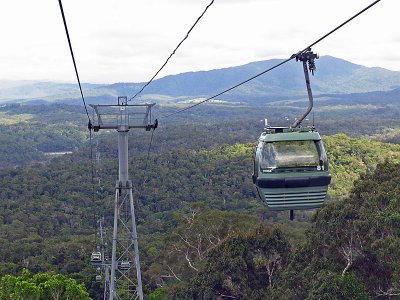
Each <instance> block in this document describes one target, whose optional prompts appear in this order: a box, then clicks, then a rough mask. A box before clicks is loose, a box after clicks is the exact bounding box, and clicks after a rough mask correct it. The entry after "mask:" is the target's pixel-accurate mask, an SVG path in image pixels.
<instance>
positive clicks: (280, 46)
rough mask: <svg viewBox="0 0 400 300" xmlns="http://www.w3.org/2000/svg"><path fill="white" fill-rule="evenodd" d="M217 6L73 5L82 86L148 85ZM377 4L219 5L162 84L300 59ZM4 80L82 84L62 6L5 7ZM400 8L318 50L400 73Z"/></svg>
mask: <svg viewBox="0 0 400 300" xmlns="http://www.w3.org/2000/svg"><path fill="white" fill-rule="evenodd" d="M210 1H211V0H112V1H110V0H108V1H106V0H63V5H64V11H65V15H66V18H67V23H68V27H69V31H70V35H71V40H72V45H73V49H74V52H75V58H76V61H77V65H78V70H79V73H80V77H81V81H82V82H92V83H113V82H139V81H142V82H143V81H148V80H149V79H150V78H151V77H152V76H153V75H154V74H155V72H156V71H157V70H158V69H159V68H160V67H161V65H162V64H163V63H164V61H165V60H166V58H167V57H168V56H169V55H170V53H171V52H172V50H173V49H174V48H175V47H176V45H177V44H178V42H180V41H181V39H182V38H183V37H184V36H185V34H186V32H187V31H188V30H189V28H190V27H191V26H192V25H193V23H194V22H195V20H196V19H197V17H198V16H199V15H200V14H201V13H202V11H203V10H204V9H205V7H206V6H207V5H208V4H209V3H210ZM372 2H373V0H335V1H332V0H330V1H327V0H325V1H324V0H303V1H297V0H215V1H214V4H213V5H212V6H211V7H210V9H209V10H208V11H207V13H206V14H205V15H204V17H203V18H202V19H201V21H200V22H199V23H198V25H197V26H196V28H195V29H194V30H193V31H192V33H191V34H190V36H189V38H188V40H186V41H185V42H184V43H183V44H182V46H181V47H180V48H179V50H178V51H177V53H176V55H175V56H173V58H172V59H171V60H170V62H169V64H168V65H167V66H166V67H165V68H164V70H163V71H162V72H161V73H160V75H159V76H158V77H157V78H160V77H163V76H166V75H170V74H177V73H182V72H188V71H199V70H210V69H218V68H223V67H229V66H236V65H241V64H246V63H249V62H252V61H258V60H266V59H271V58H283V59H286V58H288V57H290V55H291V54H292V53H295V52H298V51H299V50H302V49H303V48H305V47H306V46H307V45H309V44H311V43H312V42H314V41H315V40H317V39H318V38H320V37H321V36H323V35H324V34H326V33H327V32H329V31H330V30H332V29H333V28H335V27H336V26H338V25H339V24H340V23H342V22H343V21H345V20H346V19H348V18H349V17H351V16H353V15H354V14H355V13H357V12H358V11H360V10H361V9H363V8H364V7H366V6H367V5H369V4H371V3H372ZM0 8H1V9H0V28H1V29H0V32H1V49H0V79H13V80H14V79H18V80H22V79H24V80H51V81H67V82H76V79H75V73H74V69H73V65H72V60H71V57H70V53H69V48H68V44H67V39H66V36H65V32H64V27H63V23H62V18H61V14H60V10H59V6H58V0H36V1H32V0H12V1H11V0H10V1H2V4H1V7H0ZM399 12H400V1H399V0H381V1H380V2H379V3H378V4H376V5H375V6H374V7H372V8H371V9H369V10H368V11H367V12H365V13H364V14H362V15H361V16H359V17H358V18H356V19H355V20H353V21H352V22H351V23H349V24H348V25H346V26H345V27H343V28H342V29H340V30H339V31H337V32H336V33H334V34H333V35H331V36H329V37H328V38H326V39H325V40H323V41H322V42H321V43H319V44H318V45H316V46H315V47H314V48H313V50H314V52H318V53H319V54H320V55H331V56H335V57H339V58H343V59H346V60H349V61H351V62H353V63H357V64H361V65H365V66H368V67H373V66H379V67H384V68H387V69H390V70H395V71H400V29H399V28H400V26H399V18H400V16H399Z"/></svg>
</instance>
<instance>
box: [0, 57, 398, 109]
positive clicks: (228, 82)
mask: <svg viewBox="0 0 400 300" xmlns="http://www.w3.org/2000/svg"><path fill="white" fill-rule="evenodd" d="M282 61H283V60H281V59H271V60H264V61H257V62H251V63H248V64H245V65H241V66H235V67H229V68H223V69H215V70H208V71H198V72H186V73H181V74H177V75H169V76H165V77H163V78H160V79H156V80H154V81H153V82H152V83H151V84H150V85H148V87H147V88H146V89H145V90H144V91H143V92H142V93H141V94H140V96H139V97H137V101H139V102H144V101H154V102H158V103H181V102H188V101H191V100H193V99H198V98H207V97H210V96H213V95H215V94H218V93H220V92H222V91H224V90H226V89H228V88H230V87H232V86H235V85H236V84H238V83H240V82H242V81H245V80H247V79H249V78H251V77H253V76H254V75H256V74H259V73H261V72H263V71H265V70H267V69H269V68H271V67H272V66H274V65H276V64H278V63H280V62H282ZM316 66H317V71H316V73H315V76H311V86H312V90H313V94H314V96H315V97H321V96H324V95H330V97H331V98H335V99H336V98H340V99H343V97H344V96H343V95H348V94H357V95H364V94H366V93H368V94H369V96H368V97H367V98H371V95H372V97H373V98H374V99H376V97H383V98H388V97H389V98H390V99H392V100H393V97H394V98H395V99H398V96H399V94H400V72H398V71H390V70H387V69H383V68H379V67H373V68H369V67H365V66H362V65H357V64H353V63H351V62H349V61H345V60H343V59H339V58H335V57H332V56H322V57H320V58H319V59H318V60H316ZM144 84H145V83H144V82H139V83H114V84H90V83H85V84H83V85H82V88H83V92H84V95H85V99H86V100H87V102H89V103H114V102H115V101H116V97H117V96H120V95H121V96H128V98H129V97H132V96H133V95H134V94H135V93H136V92H137V91H139V89H140V88H141V87H142V86H143V85H144ZM370 93H372V94H370ZM306 95H307V92H306V87H305V80H304V74H303V68H302V65H301V63H300V62H296V61H295V60H292V61H289V62H288V63H286V64H283V65H281V66H280V67H278V68H276V69H274V70H272V71H270V72H268V73H266V74H264V75H261V76H259V77H257V78H255V79H254V80H252V81H250V82H248V83H246V84H244V85H241V86H239V87H238V88H236V89H234V90H232V91H230V92H228V93H226V94H224V95H222V96H220V97H218V98H217V99H218V100H223V101H227V102H245V103H248V104H257V103H262V102H272V101H277V100H288V99H299V98H304V97H306ZM361 97H363V96H361ZM392 100H391V101H392ZM0 102H3V103H4V102H32V103H35V102H36V103H42V102H63V103H79V102H80V93H79V89H78V86H77V84H75V83H60V82H44V81H11V80H0Z"/></svg>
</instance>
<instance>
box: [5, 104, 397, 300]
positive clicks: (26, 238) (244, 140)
mask: <svg viewBox="0 0 400 300" xmlns="http://www.w3.org/2000/svg"><path fill="white" fill-rule="evenodd" d="M1 110H2V111H1V114H0V116H1V117H3V119H1V120H7V121H3V122H2V123H1V124H2V125H0V126H1V127H2V130H1V131H0V132H1V133H0V138H1V139H2V141H4V142H3V143H1V144H0V145H2V146H0V147H4V148H5V149H6V150H4V151H3V150H2V149H3V148H0V151H1V152H0V153H1V157H2V159H1V160H2V161H3V164H2V165H1V168H0V277H2V278H14V279H13V280H14V281H15V280H17V278H19V277H18V276H22V275H21V274H23V273H22V272H23V269H24V268H25V269H27V270H29V271H30V272H32V273H33V274H41V273H43V272H47V273H49V274H63V275H66V276H68V277H70V278H72V279H74V280H76V281H77V282H78V283H83V284H84V285H85V286H86V288H87V289H88V291H89V293H90V296H91V297H92V298H94V299H100V298H101V295H102V287H101V285H100V284H99V283H96V282H95V280H94V277H95V268H94V267H93V266H91V265H90V263H89V257H90V253H91V252H92V251H94V250H95V248H96V245H97V243H98V241H97V240H98V238H97V236H96V232H97V228H96V221H97V219H98V218H100V217H104V218H105V224H106V226H107V229H108V232H110V231H111V230H110V229H111V224H112V222H111V221H112V218H113V207H112V200H113V197H114V190H113V188H114V184H115V179H116V177H117V172H118V170H117V167H118V162H117V160H116V153H117V148H116V137H115V135H114V134H113V133H111V132H102V133H100V134H99V133H96V134H94V135H93V139H92V141H91V145H92V147H90V143H89V141H88V131H87V129H86V128H85V123H87V119H85V117H86V116H85V115H84V112H83V111H82V107H75V106H68V105H51V106H29V105H26V106H21V105H11V106H5V107H2V108H1ZM172 111H173V108H171V107H163V108H159V109H158V111H157V114H158V116H159V117H160V120H161V122H160V128H159V129H157V130H156V131H155V133H154V138H153V143H152V148H151V152H150V156H149V159H148V160H147V150H148V147H149V144H148V143H149V141H150V133H148V132H136V131H132V132H131V133H130V145H129V146H130V163H129V166H130V170H131V179H132V181H133V186H134V187H135V188H134V198H135V200H136V206H137V209H136V213H137V223H138V233H139V239H140V242H139V243H140V244H139V247H140V254H141V260H142V273H143V282H144V284H145V287H144V288H145V294H146V295H147V296H148V297H149V299H172V298H173V299H224V298H226V297H229V298H236V299H285V298H287V299H306V298H307V299H370V298H385V297H386V298H388V297H395V295H398V294H399V291H400V285H399V280H400V269H399V267H398V266H399V265H400V264H399V263H400V262H399V258H400V255H399V254H400V253H398V251H399V249H400V248H399V246H400V245H399V243H400V237H399V233H400V232H399V228H400V226H399V225H400V224H399V223H400V219H399V200H398V198H397V194H398V193H399V191H398V189H399V187H398V183H399V179H400V178H399V176H400V175H399V174H398V172H396V171H397V169H398V168H399V166H400V146H399V145H397V144H396V143H397V142H398V141H400V140H399V130H398V128H399V126H398V125H399V124H398V123H399V121H398V120H396V114H397V112H396V110H395V109H390V107H387V108H386V109H384V110H382V111H380V112H381V113H382V114H385V113H388V116H389V117H388V118H382V117H381V115H380V114H377V112H376V111H372V112H371V111H370V112H368V111H366V112H365V113H364V115H361V114H360V115H355V116H354V117H353V118H352V119H349V118H348V116H349V115H351V110H350V111H349V110H346V109H342V110H338V111H331V112H330V114H329V116H330V117H329V118H328V117H326V114H328V112H327V110H326V111H324V110H319V114H320V115H321V116H324V117H323V118H322V117H321V119H319V120H318V118H316V120H318V122H316V123H317V124H318V127H319V128H320V132H321V133H323V134H324V137H323V139H324V143H325V147H326V148H327V151H328V156H329V159H330V168H331V172H332V176H333V177H332V184H331V186H330V189H329V193H328V201H327V202H328V203H327V204H326V206H325V207H324V208H323V209H320V210H318V211H299V212H297V213H296V219H295V221H289V218H288V216H287V213H286V212H281V213H277V212H270V211H268V210H267V209H266V207H265V205H264V204H263V203H261V201H260V200H259V199H257V197H256V194H255V189H254V187H253V183H252V181H251V173H252V153H253V150H254V147H255V144H256V140H257V138H258V136H259V134H260V131H261V130H262V126H261V124H260V123H259V120H261V119H262V118H263V117H265V116H263V115H264V114H265V110H263V111H259V109H256V108H250V107H241V108H237V107H230V106H223V105H222V106H221V105H210V106H206V107H205V108H203V107H201V108H199V109H198V110H197V111H196V112H195V113H194V112H191V113H189V114H188V115H186V116H184V115H180V116H179V117H176V118H175V119H163V117H162V116H163V115H165V114H168V113H169V112H172ZM297 111H299V109H298V108H296V107H287V108H286V109H283V110H279V111H278V110H273V111H268V114H271V115H274V118H271V120H270V122H272V123H274V124H277V125H282V123H284V122H285V121H284V116H286V115H288V114H293V113H296V112H297ZM389 112H390V113H389ZM333 120H335V121H333ZM309 122H310V121H309ZM22 141H23V145H24V147H21V143H22ZM389 142H390V143H389ZM7 146H9V148H7ZM70 150H73V151H74V152H73V154H71V155H64V156H60V157H55V158H52V159H49V158H48V157H45V156H44V155H43V153H44V152H55V151H70ZM91 150H92V153H91ZM35 153H36V154H37V155H38V156H37V157H36V156H34V155H33V154H35ZM36 154H35V155H36ZM91 154H92V157H96V158H97V159H94V160H93V161H91V160H90V157H91ZM30 155H31V156H30ZM92 163H93V165H92ZM92 166H93V168H94V173H95V174H94V175H95V180H94V182H93V181H92ZM354 183H355V185H354ZM93 192H94V193H93ZM199 238H200V239H201V241H202V243H199ZM25 272H27V271H25ZM32 273H30V274H31V275H29V276H31V277H32V278H33V277H34V276H35V275H32ZM26 274H28V273H26ZM7 275H8V276H11V277H7ZM29 276H28V275H26V277H25V279H24V280H25V281H27V282H33V281H32V280H33V279H29V278H31V277H29ZM28 279H29V280H28ZM4 280H5V279H4ZM7 280H11V279H7ZM0 291H1V286H0ZM390 295H392V296H390ZM5 299H7V297H5Z"/></svg>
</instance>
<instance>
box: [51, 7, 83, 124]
mask: <svg viewBox="0 0 400 300" xmlns="http://www.w3.org/2000/svg"><path fill="white" fill-rule="evenodd" d="M58 4H59V5H60V11H61V16H62V19H63V23H64V29H65V34H66V35H67V39H68V46H69V51H70V52H71V57H72V62H73V63H74V69H75V75H76V79H77V80H78V85H79V90H80V92H81V98H82V102H83V106H84V107H85V111H86V115H87V117H88V121H89V124H88V128H89V130H90V126H91V120H90V116H89V112H88V109H87V106H86V101H85V97H84V96H83V91H82V85H81V81H80V79H79V73H78V68H77V67H76V61H75V56H74V51H73V50H72V43H71V38H70V37H69V32H68V26H67V21H66V19H65V14H64V8H63V5H62V2H61V0H58Z"/></svg>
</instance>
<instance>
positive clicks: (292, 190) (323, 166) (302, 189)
mask: <svg viewBox="0 0 400 300" xmlns="http://www.w3.org/2000/svg"><path fill="white" fill-rule="evenodd" d="M253 180H254V183H255V185H256V188H257V193H258V195H259V197H260V198H261V199H262V200H263V201H265V203H266V204H267V206H268V208H269V209H270V210H298V209H313V208H319V207H321V206H322V204H323V202H324V199H325V197H326V193H327V190H328V185H329V184H330V181H331V175H330V173H329V169H328V159H327V156H326V152H325V149H324V146H323V143H322V140H321V137H320V135H319V134H318V132H316V131H315V130H314V129H313V128H282V127H280V128H273V127H267V128H266V130H265V132H263V133H262V134H261V136H260V138H259V141H258V145H257V148H256V152H255V159H254V175H253Z"/></svg>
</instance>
